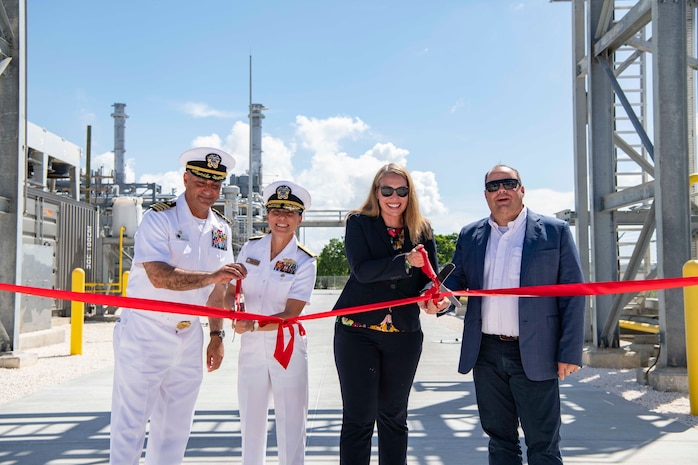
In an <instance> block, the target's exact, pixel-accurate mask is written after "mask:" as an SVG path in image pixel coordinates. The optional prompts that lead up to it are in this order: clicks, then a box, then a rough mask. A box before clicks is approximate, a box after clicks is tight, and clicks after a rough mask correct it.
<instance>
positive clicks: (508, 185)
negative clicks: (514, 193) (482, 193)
mask: <svg viewBox="0 0 698 465" xmlns="http://www.w3.org/2000/svg"><path fill="white" fill-rule="evenodd" d="M500 184H501V185H502V186H504V189H506V190H508V191H511V190H514V189H516V188H517V187H519V180H518V179H498V180H496V181H490V182H486V183H485V190H486V191H487V192H497V191H498V190H499V185H500Z"/></svg>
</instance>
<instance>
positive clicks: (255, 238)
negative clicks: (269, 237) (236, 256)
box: [247, 234, 266, 241]
mask: <svg viewBox="0 0 698 465" xmlns="http://www.w3.org/2000/svg"><path fill="white" fill-rule="evenodd" d="M264 236H266V234H262V235H259V236H252V237H250V238H249V239H247V240H248V241H258V240H260V239H261V238H263V237H264Z"/></svg>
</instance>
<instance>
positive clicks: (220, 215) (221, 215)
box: [211, 208, 233, 227]
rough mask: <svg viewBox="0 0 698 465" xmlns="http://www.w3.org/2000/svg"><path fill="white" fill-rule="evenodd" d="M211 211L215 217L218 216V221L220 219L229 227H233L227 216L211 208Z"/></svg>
mask: <svg viewBox="0 0 698 465" xmlns="http://www.w3.org/2000/svg"><path fill="white" fill-rule="evenodd" d="M211 210H213V213H215V214H216V215H218V217H219V218H220V219H222V220H223V221H225V222H226V223H228V224H229V225H230V226H231V227H232V226H233V222H232V221H231V220H230V218H228V217H227V216H225V215H224V214H223V213H221V212H219V211H218V210H216V209H215V208H212V209H211Z"/></svg>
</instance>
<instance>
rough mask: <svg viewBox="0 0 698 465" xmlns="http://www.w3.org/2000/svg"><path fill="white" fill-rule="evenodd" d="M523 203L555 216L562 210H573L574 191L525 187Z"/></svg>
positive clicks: (542, 212) (544, 213) (537, 211)
mask: <svg viewBox="0 0 698 465" xmlns="http://www.w3.org/2000/svg"><path fill="white" fill-rule="evenodd" d="M524 204H526V206H527V207H528V208H530V209H531V210H533V211H535V212H536V213H540V214H542V215H549V216H555V213H557V212H559V211H562V210H567V209H570V210H574V191H569V192H558V191H554V190H552V189H526V194H525V195H524Z"/></svg>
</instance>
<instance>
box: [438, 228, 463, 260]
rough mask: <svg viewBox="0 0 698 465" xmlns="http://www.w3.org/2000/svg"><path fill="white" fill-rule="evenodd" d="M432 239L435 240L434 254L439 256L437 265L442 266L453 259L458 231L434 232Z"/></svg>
mask: <svg viewBox="0 0 698 465" xmlns="http://www.w3.org/2000/svg"><path fill="white" fill-rule="evenodd" d="M434 239H435V240H436V255H437V256H438V257H439V266H443V265H445V264H446V263H449V262H450V261H451V259H453V252H455V251H456V240H457V239H458V233H451V234H434Z"/></svg>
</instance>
